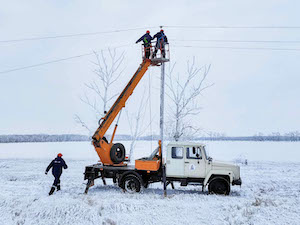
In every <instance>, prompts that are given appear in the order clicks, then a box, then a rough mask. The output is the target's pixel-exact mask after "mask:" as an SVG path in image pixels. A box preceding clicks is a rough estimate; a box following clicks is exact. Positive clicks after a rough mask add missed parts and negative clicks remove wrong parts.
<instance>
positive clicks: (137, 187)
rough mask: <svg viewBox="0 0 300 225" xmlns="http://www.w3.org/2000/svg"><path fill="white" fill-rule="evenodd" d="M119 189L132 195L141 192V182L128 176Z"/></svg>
mask: <svg viewBox="0 0 300 225" xmlns="http://www.w3.org/2000/svg"><path fill="white" fill-rule="evenodd" d="M121 187H122V188H123V190H124V191H126V192H128V193H130V194H133V193H136V192H140V191H141V187H142V184H141V181H140V179H139V178H138V177H136V176H135V175H133V174H129V175H127V176H126V177H124V178H123V180H122V184H121Z"/></svg>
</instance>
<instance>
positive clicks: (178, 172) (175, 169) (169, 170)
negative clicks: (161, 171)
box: [166, 147, 184, 177]
mask: <svg viewBox="0 0 300 225" xmlns="http://www.w3.org/2000/svg"><path fill="white" fill-rule="evenodd" d="M183 156H184V148H183V147H171V148H170V149H168V152H167V165H166V174H167V177H183V176H184V157H183Z"/></svg>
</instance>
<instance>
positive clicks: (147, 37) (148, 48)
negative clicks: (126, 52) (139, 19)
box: [135, 30, 152, 59]
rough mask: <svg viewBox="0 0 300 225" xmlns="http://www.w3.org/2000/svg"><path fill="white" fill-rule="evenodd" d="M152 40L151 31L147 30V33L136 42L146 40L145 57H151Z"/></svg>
mask: <svg viewBox="0 0 300 225" xmlns="http://www.w3.org/2000/svg"><path fill="white" fill-rule="evenodd" d="M151 40H152V37H151V35H150V31H149V30H147V31H146V34H144V35H143V36H142V37H141V38H140V39H138V40H137V41H136V42H135V43H136V44H137V43H139V42H140V41H143V42H144V44H143V45H144V48H145V58H146V59H149V57H150V52H151Z"/></svg>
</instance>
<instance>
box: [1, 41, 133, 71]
mask: <svg viewBox="0 0 300 225" xmlns="http://www.w3.org/2000/svg"><path fill="white" fill-rule="evenodd" d="M130 45H131V44H130ZM126 46H129V45H121V46H117V47H113V48H114V49H115V48H122V47H126ZM104 50H107V49H101V50H98V51H93V52H90V53H85V54H80V55H75V56H70V57H66V58H60V59H55V60H51V61H47V62H42V63H37V64H33V65H29V66H23V67H17V68H14V69H9V70H3V71H0V74H4V73H11V72H14V71H18V70H24V69H29V68H33V67H38V66H43V65H47V64H52V63H57V62H62V61H66V60H70V59H75V58H81V57H85V56H89V55H93V54H95V53H97V52H100V51H104Z"/></svg>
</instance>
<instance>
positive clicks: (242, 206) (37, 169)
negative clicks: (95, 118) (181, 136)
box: [0, 142, 300, 225]
mask: <svg viewBox="0 0 300 225" xmlns="http://www.w3.org/2000/svg"><path fill="white" fill-rule="evenodd" d="M207 144H208V150H209V153H210V155H211V156H212V157H213V158H216V159H222V160H229V161H234V160H236V159H246V158H247V159H248V162H249V164H248V165H247V166H245V165H241V177H242V179H243V185H242V187H241V188H240V187H233V188H232V192H231V195H229V196H215V195H208V194H207V192H204V193H203V192H201V191H200V190H201V187H200V186H188V187H180V186H179V185H178V184H177V185H175V190H171V189H170V188H169V189H168V197H167V198H163V197H162V185H161V184H159V183H158V184H152V185H151V186H150V188H148V189H146V190H144V192H143V193H139V194H133V195H131V194H127V193H123V192H122V191H121V190H120V189H119V188H118V187H115V186H113V185H112V183H111V182H110V181H109V182H108V185H107V186H103V184H102V181H101V180H97V181H96V183H95V186H94V187H92V188H91V189H90V191H89V194H88V195H84V194H82V193H83V191H84V188H85V185H84V181H83V172H84V168H85V166H86V165H90V164H92V163H95V162H96V161H97V160H98V157H97V155H96V153H95V152H94V150H93V147H92V146H91V145H90V143H85V142H78V143H76V142H74V143H21V144H0V178H1V183H0V190H1V191H0V225H10V224H300V150H299V149H300V143H276V142H273V143H272V142H260V143H258V142H207ZM128 145H129V142H125V146H128ZM155 145H156V144H155V143H152V147H153V148H154V147H155ZM58 152H62V153H63V154H64V156H63V158H64V159H65V160H66V162H67V164H68V166H69V168H68V169H67V170H65V171H64V173H63V175H62V178H61V182H62V183H61V185H62V191H61V192H57V193H55V194H54V195H53V196H50V197H49V196H48V192H49V189H50V186H51V184H52V182H53V177H52V175H51V173H49V174H48V175H47V176H46V175H45V174H44V171H45V168H46V167H47V165H48V163H49V162H50V161H51V160H52V159H53V158H54V157H55V155H56V154H57V153H58ZM150 152H151V148H150V142H139V143H138V145H137V149H136V151H135V153H136V155H135V157H139V156H142V155H148V154H149V153H150ZM281 161H284V162H281Z"/></svg>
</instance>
